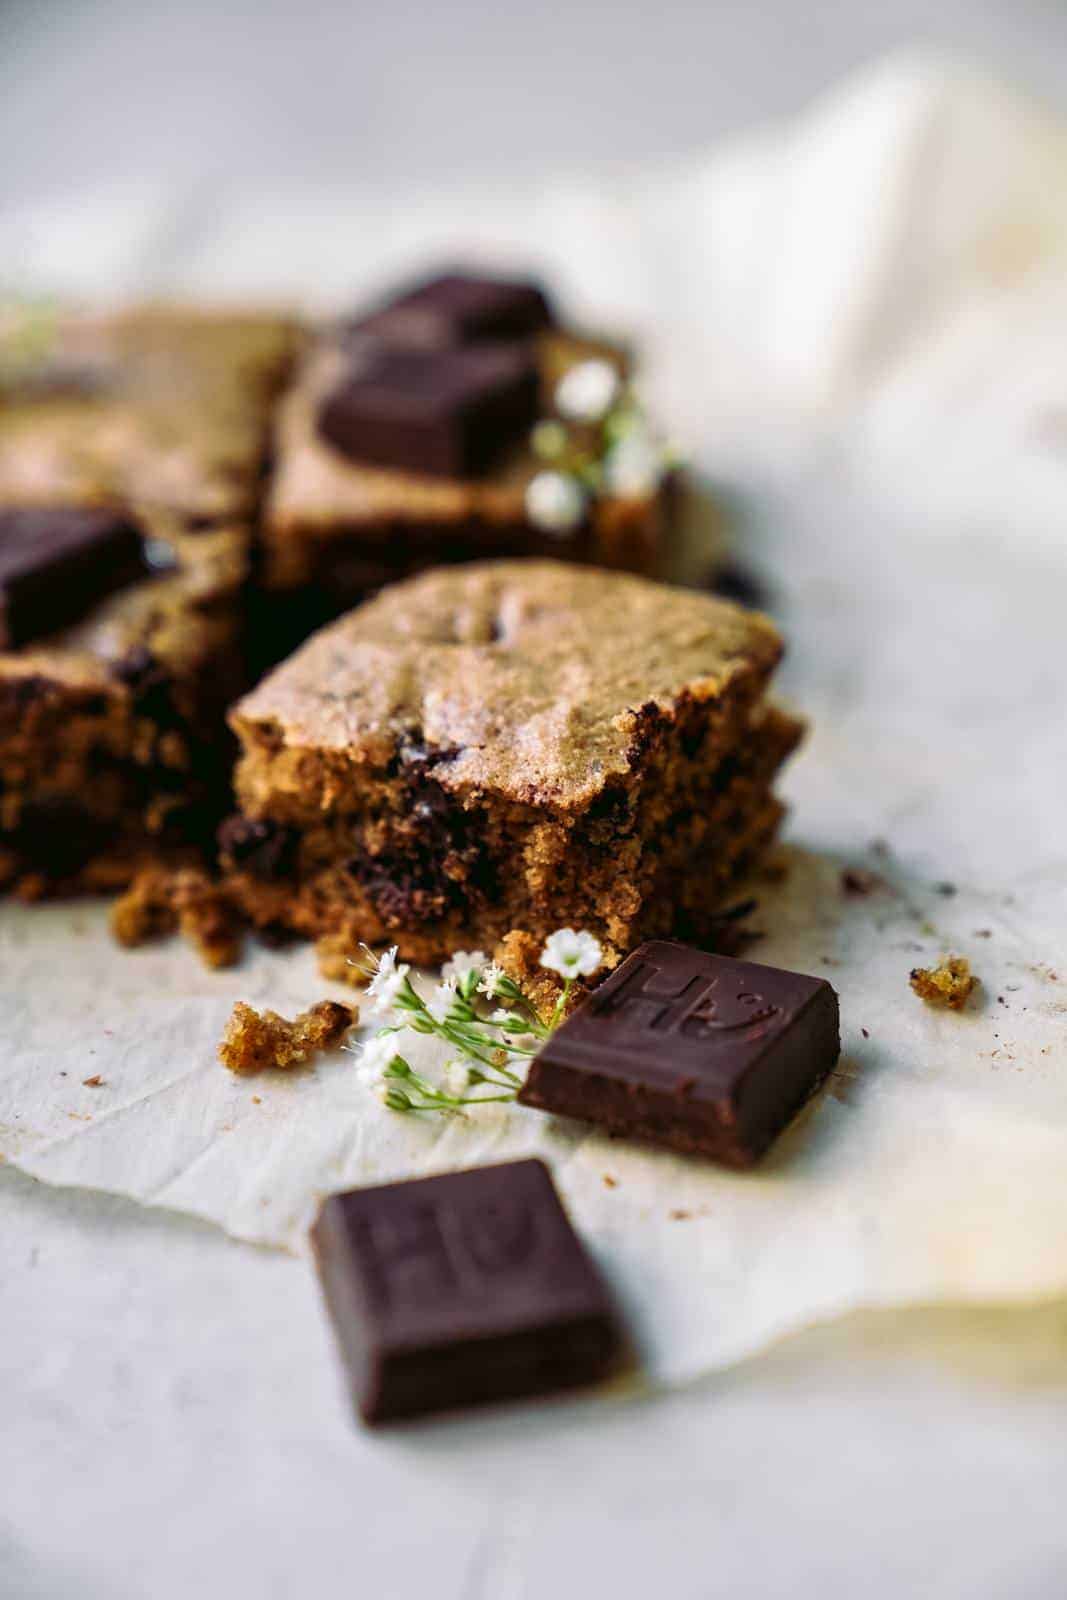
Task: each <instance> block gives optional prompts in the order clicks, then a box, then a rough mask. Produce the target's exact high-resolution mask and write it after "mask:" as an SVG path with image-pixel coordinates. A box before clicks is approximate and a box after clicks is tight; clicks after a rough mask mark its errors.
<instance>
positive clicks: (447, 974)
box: [348, 928, 603, 1111]
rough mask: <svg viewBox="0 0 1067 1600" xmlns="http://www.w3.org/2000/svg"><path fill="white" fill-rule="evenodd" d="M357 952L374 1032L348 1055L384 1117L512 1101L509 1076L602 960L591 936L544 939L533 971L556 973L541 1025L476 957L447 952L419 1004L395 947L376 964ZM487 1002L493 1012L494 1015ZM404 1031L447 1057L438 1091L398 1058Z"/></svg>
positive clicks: (518, 993) (510, 986) (507, 983)
mask: <svg viewBox="0 0 1067 1600" xmlns="http://www.w3.org/2000/svg"><path fill="white" fill-rule="evenodd" d="M364 949H365V950H366V961H365V965H364V971H365V972H366V975H367V977H368V979H369V982H368V984H367V994H366V1002H367V1008H368V1009H369V1011H370V1014H371V1015H372V1016H374V1017H377V1018H378V1019H379V1021H380V1022H381V1023H382V1026H381V1027H380V1028H379V1030H378V1032H377V1033H376V1034H375V1035H374V1037H373V1038H371V1039H368V1040H365V1041H364V1042H363V1043H362V1044H360V1045H356V1046H350V1047H348V1048H353V1049H355V1050H356V1051H357V1053H358V1055H359V1064H360V1069H361V1071H362V1072H363V1073H364V1074H365V1075H366V1076H367V1077H368V1078H370V1079H371V1080H372V1081H373V1082H374V1083H375V1085H376V1086H377V1088H378V1091H379V1093H380V1095H381V1098H382V1100H383V1101H384V1102H385V1104H386V1105H387V1106H388V1107H389V1108H390V1110H392V1111H458V1110H459V1109H460V1108H461V1107H462V1106H469V1105H482V1104H484V1103H485V1102H487V1101H491V1100H494V1101H500V1100H514V1098H515V1096H516V1094H517V1093H518V1091H519V1089H520V1087H521V1085H522V1078H521V1077H520V1075H519V1073H518V1072H517V1071H516V1070H515V1069H516V1067H521V1066H522V1064H523V1062H524V1061H526V1060H528V1059H529V1058H530V1057H531V1056H533V1055H536V1053H537V1050H538V1048H539V1047H540V1042H541V1041H542V1040H544V1039H546V1038H547V1037H548V1035H549V1034H550V1033H551V1032H552V1030H553V1029H554V1028H555V1027H556V1026H557V1025H558V1024H559V1022H560V1019H561V1018H562V1016H563V1014H564V1012H565V1010H566V1007H567V1000H568V998H569V996H570V992H571V988H572V986H573V984H574V982H575V980H576V979H577V978H588V977H591V976H592V975H593V973H594V972H596V971H598V970H599V968H600V966H601V963H602V961H603V953H602V951H601V948H600V945H599V943H598V942H597V940H596V939H594V937H593V935H592V934H591V933H584V932H583V933H576V932H575V930H574V929H573V928H561V929H559V931H558V932H557V933H554V934H552V936H551V938H550V939H549V940H548V941H547V942H546V944H545V948H544V950H543V951H542V952H541V965H542V966H543V967H545V968H547V970H548V971H550V972H555V973H558V974H559V976H560V977H561V978H562V979H563V987H562V990H561V992H560V996H559V999H558V1001H557V1003H556V1007H555V1010H554V1012H553V1014H552V1016H551V1017H550V1019H549V1020H548V1022H543V1021H542V1020H541V1018H540V1017H539V1016H538V1015H537V1012H536V1010H535V1009H534V1007H533V1005H532V1004H531V1002H530V1001H529V1000H528V999H527V998H526V996H525V995H524V994H523V992H522V990H521V989H520V988H519V986H518V984H517V983H515V982H514V981H513V979H511V978H509V977H508V975H507V973H505V972H504V971H502V969H501V968H500V967H498V966H497V965H496V963H495V962H493V961H489V960H487V958H486V957H485V955H483V953H482V952H481V951H480V950H457V951H456V953H455V955H454V956H453V957H452V959H451V961H447V962H446V963H445V965H444V966H443V967H442V969H441V981H440V983H439V984H438V985H437V987H436V989H434V991H433V993H432V994H431V995H430V996H429V998H425V997H424V996H423V995H421V994H420V993H419V992H418V990H417V989H416V988H415V985H414V983H413V982H412V980H411V968H410V967H409V966H408V965H407V964H406V963H404V962H398V961H397V953H398V952H397V947H396V946H395V945H394V946H393V948H392V949H391V950H387V951H386V952H385V954H384V955H382V956H375V955H374V954H373V953H372V952H371V951H370V950H369V949H367V947H366V946H364ZM494 1001H499V1002H503V1003H502V1004H497V1005H495V1006H494V1005H493V1004H492V1002H494ZM490 1008H491V1009H490ZM405 1030H409V1031H410V1032H411V1033H416V1034H432V1035H434V1036H435V1037H436V1038H438V1039H442V1040H444V1042H445V1043H446V1044H448V1045H449V1046H450V1047H451V1049H452V1050H453V1051H454V1052H455V1054H454V1055H453V1056H452V1057H451V1058H450V1059H449V1061H448V1062H447V1063H446V1065H445V1068H444V1072H443V1074H442V1077H441V1081H440V1082H432V1081H431V1080H430V1079H429V1078H427V1077H424V1076H423V1075H422V1074H421V1073H418V1072H416V1071H415V1069H414V1068H413V1067H412V1065H411V1063H410V1062H409V1061H408V1060H407V1059H406V1057H405V1056H404V1055H403V1053H402V1051H401V1049H400V1042H401V1041H400V1038H399V1035H401V1034H402V1033H404V1031H405Z"/></svg>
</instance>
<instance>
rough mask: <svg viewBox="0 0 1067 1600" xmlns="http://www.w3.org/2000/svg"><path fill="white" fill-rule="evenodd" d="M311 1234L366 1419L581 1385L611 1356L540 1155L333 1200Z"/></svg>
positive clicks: (614, 1345) (613, 1340) (610, 1333)
mask: <svg viewBox="0 0 1067 1600" xmlns="http://www.w3.org/2000/svg"><path fill="white" fill-rule="evenodd" d="M311 1239H312V1244H313V1246H314V1249H315V1256H316V1261H317V1264H318V1269H319V1276H320V1278H321V1281H322V1287H323V1291H324V1294H325V1297H326V1304H327V1307H328V1309H329V1312H330V1315H331V1318H332V1320H333V1324H334V1329H335V1332H336V1335H337V1340H338V1343H339V1345H340V1349H341V1353H342V1356H343V1358H344V1363H345V1367H346V1369H347V1374H348V1383H349V1388H350V1390H351V1393H352V1399H353V1402H354V1404H355V1407H356V1410H357V1411H358V1412H359V1414H360V1416H361V1417H362V1418H363V1419H364V1421H366V1422H374V1423H377V1422H387V1421H392V1420H396V1419H399V1418H402V1417H413V1416H418V1415H421V1414H423V1413H425V1412H430V1411H440V1410H444V1409H452V1408H454V1407H460V1406H469V1405H475V1404H480V1403H483V1402H488V1401H496V1400H505V1399H512V1398H517V1397H519V1396H522V1395H531V1394H541V1393H545V1392H548V1391H550V1390H554V1389H561V1388H569V1387H573V1386H575V1385H579V1384H586V1383H592V1382H594V1381H595V1380H596V1379H597V1378H599V1377H601V1376H603V1374H604V1373H605V1372H606V1371H607V1370H608V1368H609V1367H610V1366H611V1365H612V1363H613V1361H614V1359H615V1357H616V1354H617V1350H618V1344H619V1340H618V1331H617V1324H616V1321H615V1316H614V1313H613V1310H612V1306H611V1303H610V1299H609V1297H608V1293H607V1290H606V1288H605V1286H604V1284H603V1282H602V1280H601V1278H600V1275H599V1274H598V1272H597V1271H596V1269H595V1267H594V1266H593V1264H592V1262H591V1261H590V1259H589V1257H588V1256H587V1254H586V1252H585V1249H584V1247H583V1246H582V1244H581V1241H580V1240H579V1239H578V1237H577V1235H576V1234H575V1232H574V1229H573V1228H572V1227H571V1225H570V1222H569V1221H568V1220H567V1215H566V1213H565V1212H564V1210H563V1207H562V1205H561V1204H560V1201H559V1197H558V1196H557V1194H556V1191H555V1188H554V1186H553V1183H552V1179H551V1177H550V1176H549V1172H548V1169H547V1167H545V1165H544V1163H543V1162H541V1161H512V1162H508V1163H505V1164H503V1165H500V1166H492V1167H474V1168H472V1169H470V1170H468V1171H466V1172H449V1173H444V1174H442V1175H441V1176H439V1177H434V1178H417V1179H414V1180H412V1181H409V1182H405V1183H389V1184H383V1185H381V1186H380V1187H376V1188H372V1189H355V1190H352V1191H350V1192H349V1193H348V1194H337V1195H332V1196H331V1197H330V1198H329V1199H327V1200H326V1201H325V1202H324V1204H323V1207H322V1210H321V1211H320V1213H319V1217H318V1220H317V1221H316V1223H315V1225H314V1227H313V1228H312V1231H311Z"/></svg>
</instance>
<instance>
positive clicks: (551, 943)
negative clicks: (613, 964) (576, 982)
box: [541, 928, 604, 978]
mask: <svg viewBox="0 0 1067 1600" xmlns="http://www.w3.org/2000/svg"><path fill="white" fill-rule="evenodd" d="M603 959H604V952H603V951H602V950H601V948H600V943H599V941H598V940H597V939H594V937H593V935H592V934H591V933H586V932H584V931H583V932H581V933H575V931H574V929H573V928H560V929H559V930H558V931H557V932H556V933H553V934H552V935H551V936H550V937H549V939H548V940H547V941H546V943H545V948H544V949H543V950H542V952H541V965H542V966H543V967H547V968H548V970H549V971H550V972H558V973H559V975H560V977H561V978H577V977H583V978H588V977H591V976H592V974H593V973H594V972H596V971H597V969H598V968H599V967H600V964H601V962H602V961H603Z"/></svg>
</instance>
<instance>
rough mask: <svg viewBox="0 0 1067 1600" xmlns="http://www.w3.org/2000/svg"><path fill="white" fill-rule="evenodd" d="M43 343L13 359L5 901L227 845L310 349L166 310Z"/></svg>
mask: <svg viewBox="0 0 1067 1600" xmlns="http://www.w3.org/2000/svg"><path fill="white" fill-rule="evenodd" d="M45 332H46V334H47V338H44V339H43V340H42V341H41V342H40V348H39V349H36V353H35V356H34V364H33V365H32V367H30V366H27V365H26V363H25V362H21V363H16V362H13V361H10V360H7V359H5V357H4V351H3V349H2V348H0V640H2V643H0V889H4V888H12V889H15V890H17V891H18V892H20V893H22V894H23V895H26V896H36V895H39V894H42V893H45V892H50V891H57V890H62V891H67V890H70V889H84V890H105V889H111V888H115V887H120V886H122V885H123V884H124V883H126V882H128V881H129V879H130V877H131V876H132V875H133V874H134V873H135V872H136V871H137V869H138V868H139V867H140V866H141V865H143V864H145V863H146V862H148V861H151V860H154V859H156V858H157V857H158V856H161V855H162V856H166V857H167V858H168V859H171V858H172V857H174V856H177V857H178V858H181V859H184V858H185V856H186V855H187V854H190V853H191V854H193V855H196V854H197V853H199V852H200V851H201V850H202V849H203V848H204V847H206V846H207V845H208V844H209V843H210V840H211V837H212V833H213V829H214V826H215V823H216V821H217V819H218V815H219V814H220V811H221V809H222V806H221V797H222V795H223V794H224V793H225V792H226V788H227V784H228V764H229V763H228V754H229V752H228V735H227V732H226V727H225V722H224V712H225V709H226V706H227V704H228V703H229V702H230V701H231V700H233V699H234V698H235V697H236V696H237V695H238V694H239V693H240V691H241V689H242V688H243V687H244V683H245V676H244V661H245V640H244V637H243V617H242V613H243V590H244V585H245V582H246V578H247V574H248V566H249V556H250V544H251V537H252V522H253V518H254V516H255V513H256V509H257V505H258V499H259V492H260V487H261V482H262V469H263V458H264V451H265V448H266V444H267V436H268V421H269V411H270V406H271V401H272V398H273V396H274V394H275V393H276V391H277V389H278V387H279V385H280V383H281V381H282V379H283V376H284V372H285V369H286V366H287V364H288V360H289V357H290V355H291V353H292V351H293V347H294V343H295V334H294V330H293V328H292V327H291V326H290V325H289V323H288V322H287V321H286V320H285V319H283V318H279V317H273V316H268V315H262V316H260V315H247V316H245V315H237V314H223V313H217V314H216V313H212V312H195V311H186V310H181V311H179V310H167V309H163V308H155V309H153V308H148V309H144V310H132V311H128V312H123V313H121V314H118V315H114V316H99V317H98V316H88V315H73V314H72V315H69V316H60V317H59V318H57V319H55V322H54V325H52V324H51V323H50V324H49V327H48V328H47V329H46V330H45ZM2 343H3V341H2V339H0V346H2Z"/></svg>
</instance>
